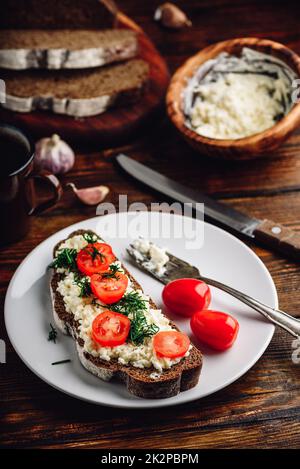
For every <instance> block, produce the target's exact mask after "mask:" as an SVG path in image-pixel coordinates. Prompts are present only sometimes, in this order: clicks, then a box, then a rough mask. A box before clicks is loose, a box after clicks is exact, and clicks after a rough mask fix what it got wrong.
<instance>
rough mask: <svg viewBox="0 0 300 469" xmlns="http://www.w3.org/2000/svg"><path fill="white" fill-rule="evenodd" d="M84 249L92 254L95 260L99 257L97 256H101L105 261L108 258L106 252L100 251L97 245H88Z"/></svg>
mask: <svg viewBox="0 0 300 469" xmlns="http://www.w3.org/2000/svg"><path fill="white" fill-rule="evenodd" d="M83 251H86V252H87V253H88V254H89V255H90V256H91V258H92V260H93V261H94V260H95V259H97V256H99V257H100V260H101V262H103V261H104V260H105V258H106V256H105V254H103V253H102V252H100V251H98V249H97V248H96V247H95V246H87V247H85V248H83Z"/></svg>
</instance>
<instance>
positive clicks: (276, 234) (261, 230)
mask: <svg viewBox="0 0 300 469" xmlns="http://www.w3.org/2000/svg"><path fill="white" fill-rule="evenodd" d="M254 236H255V239H257V240H258V241H261V242H262V243H263V244H265V245H266V246H270V247H271V248H273V249H276V250H277V251H279V252H282V253H283V254H287V255H288V256H290V257H293V258H294V259H296V260H300V232H297V231H293V230H291V229H290V228H287V227H286V226H283V225H280V224H279V223H275V222H274V221H272V220H263V221H262V222H261V223H260V224H259V225H258V226H257V227H256V229H255V231H254Z"/></svg>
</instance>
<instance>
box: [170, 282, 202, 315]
mask: <svg viewBox="0 0 300 469" xmlns="http://www.w3.org/2000/svg"><path fill="white" fill-rule="evenodd" d="M162 299H163V302H164V304H165V305H166V307H167V308H168V309H169V310H170V311H171V312H173V313H176V314H179V315H180V316H188V317H191V316H192V315H193V314H194V313H195V312H196V311H201V310H202V309H207V308H208V307H209V304H210V300H211V294H210V289H209V286H208V285H206V283H204V282H202V281H201V280H196V279H195V278H180V279H178V280H173V281H172V282H170V283H168V284H167V285H166V286H165V287H164V289H163V292H162Z"/></svg>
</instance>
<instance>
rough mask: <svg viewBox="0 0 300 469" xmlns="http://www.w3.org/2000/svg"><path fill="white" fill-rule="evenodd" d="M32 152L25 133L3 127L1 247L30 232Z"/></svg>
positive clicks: (0, 149) (0, 141)
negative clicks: (28, 176) (29, 177)
mask: <svg viewBox="0 0 300 469" xmlns="http://www.w3.org/2000/svg"><path fill="white" fill-rule="evenodd" d="M31 159H32V151H31V148H30V143H29V141H28V140H27V139H26V137H25V136H24V135H23V134H22V132H20V131H18V130H17V129H14V128H12V127H9V126H5V125H4V126H0V161H1V166H0V217H1V221H2V227H1V230H0V246H3V245H5V244H7V243H9V242H13V241H15V240H17V239H20V238H21V237H23V236H24V235H25V234H26V233H27V231H28V229H29V216H28V214H29V211H30V203H29V197H28V196H29V192H30V188H31V183H32V181H28V179H27V175H28V174H29V172H30V170H31V166H32V164H31Z"/></svg>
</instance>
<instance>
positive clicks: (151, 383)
mask: <svg viewBox="0 0 300 469" xmlns="http://www.w3.org/2000/svg"><path fill="white" fill-rule="evenodd" d="M84 233H91V234H95V233H94V232H93V231H91V230H77V231H74V232H73V233H71V234H70V235H69V236H68V238H71V237H73V236H75V235H82V234H84ZM63 242H64V241H60V242H59V243H58V244H57V245H56V246H55V247H54V250H53V256H54V257H55V253H56V251H57V249H58V248H59V245H60V244H61V243H63ZM122 268H123V269H124V271H125V273H126V275H128V277H129V279H130V280H131V282H132V284H133V286H134V288H138V289H141V286H140V285H139V284H138V282H137V281H136V280H135V279H134V278H133V277H132V275H131V274H130V273H129V272H128V270H127V269H125V267H124V266H122ZM63 277H64V274H60V273H57V272H55V271H53V274H52V277H51V280H50V290H51V297H52V304H53V313H54V319H55V322H56V325H57V327H58V328H59V329H60V330H62V332H65V333H68V334H70V335H72V336H73V338H74V340H75V341H76V346H77V352H78V356H79V360H80V361H81V363H82V365H83V366H84V367H85V368H87V369H88V370H89V371H90V372H91V373H93V374H95V375H97V376H98V377H101V379H104V380H107V381H108V380H110V379H112V378H114V379H117V380H119V381H121V382H123V383H124V384H125V386H126V388H127V390H128V391H129V392H130V393H131V394H134V395H135V396H138V397H142V398H145V399H161V398H167V397H172V396H175V395H176V394H178V393H179V392H181V391H186V390H188V389H191V388H193V387H194V386H196V384H197V383H198V380H199V376H200V372H201V367H202V354H201V352H200V351H199V350H198V349H197V348H196V347H195V346H194V345H192V349H191V351H190V354H189V356H188V357H185V358H183V359H182V360H181V361H180V362H179V363H177V364H175V365H174V366H172V367H171V368H170V369H167V370H164V371H163V372H162V373H161V374H159V377H158V378H153V377H151V374H152V373H155V372H156V373H157V370H156V369H155V368H154V367H151V368H144V369H141V368H135V367H133V366H131V365H128V366H125V365H121V364H120V363H118V362H117V360H115V359H114V360H111V361H110V362H107V361H105V360H102V359H101V358H97V357H94V356H92V355H91V354H89V353H88V352H86V351H83V348H82V347H83V339H82V338H80V337H78V328H79V323H78V321H76V320H74V317H73V315H72V314H71V313H68V312H67V311H66V309H65V305H64V301H63V297H62V296H61V294H60V293H59V292H58V291H57V287H58V283H59V281H60V280H61V279H62V278H63ZM150 305H151V307H152V308H157V307H156V305H155V303H154V302H153V301H152V300H151V299H150ZM171 324H172V326H174V328H176V329H178V328H177V326H176V325H175V324H174V323H172V322H171Z"/></svg>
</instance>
